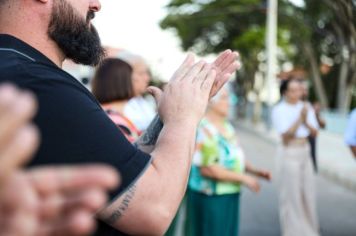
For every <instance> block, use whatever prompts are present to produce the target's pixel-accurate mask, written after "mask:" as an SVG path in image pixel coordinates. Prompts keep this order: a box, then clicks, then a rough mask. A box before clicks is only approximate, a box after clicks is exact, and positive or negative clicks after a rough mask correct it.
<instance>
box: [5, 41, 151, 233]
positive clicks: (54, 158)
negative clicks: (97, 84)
mask: <svg viewBox="0 0 356 236" xmlns="http://www.w3.org/2000/svg"><path fill="white" fill-rule="evenodd" d="M2 82H10V83H13V84H16V85H17V86H19V87H20V88H23V89H27V90H30V91H32V92H33V93H34V94H35V95H36V97H37V99H38V103H39V110H38V113H37V115H36V117H35V119H34V122H35V124H36V125H37V126H38V127H39V129H40V132H41V145H40V148H39V150H38V152H37V154H36V155H35V157H34V159H33V161H32V162H31V163H30V165H32V166H33V165H36V166H38V165H47V164H81V163H105V164H109V165H111V166H113V167H115V168H116V169H117V170H118V171H119V172H120V174H121V178H122V180H121V181H122V182H121V186H120V187H119V188H118V189H117V190H116V191H115V192H114V193H112V198H114V197H115V196H118V195H119V194H121V193H123V192H124V191H125V190H126V189H127V188H128V187H129V186H130V185H131V184H133V183H134V182H135V181H136V180H137V179H138V178H139V177H140V175H141V174H142V173H143V172H144V171H145V169H146V168H147V166H148V165H149V164H150V160H151V157H150V156H149V155H148V154H146V153H143V152H141V151H140V150H138V149H137V148H135V147H134V146H133V145H132V144H130V143H129V142H128V141H127V140H126V138H125V137H124V135H123V134H122V133H121V132H120V131H119V129H118V128H117V127H116V126H115V124H114V123H113V122H112V121H111V120H110V119H109V118H108V117H107V115H106V114H105V112H104V111H103V110H102V109H101V107H100V105H99V103H98V102H97V101H96V99H95V98H94V97H93V96H92V94H91V93H90V92H89V91H88V90H87V89H86V88H85V87H84V86H82V85H81V84H80V83H79V82H78V81H77V80H76V79H75V78H73V77H72V76H71V75H69V74H68V73H66V72H65V71H63V70H62V69H60V68H59V67H57V66H56V65H55V64H54V63H52V62H51V61H50V60H49V59H48V58H46V57H45V56H44V55H43V54H41V53H40V52H38V51H37V50H36V49H34V48H32V47H31V46H29V45H27V44H25V43H24V42H22V41H20V40H18V39H16V38H14V37H12V36H9V35H0V83H2ZM99 235H100V234H99Z"/></svg>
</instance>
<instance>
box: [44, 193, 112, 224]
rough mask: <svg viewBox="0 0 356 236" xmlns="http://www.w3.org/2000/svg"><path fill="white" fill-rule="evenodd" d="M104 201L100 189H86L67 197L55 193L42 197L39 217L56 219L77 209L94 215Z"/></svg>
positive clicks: (66, 195)
mask: <svg viewBox="0 0 356 236" xmlns="http://www.w3.org/2000/svg"><path fill="white" fill-rule="evenodd" d="M106 201H107V196H106V194H105V192H104V191H103V190H101V189H88V190H84V191H78V192H77V193H73V194H69V195H68V194H60V193H57V194H54V195H50V196H48V197H44V199H43V201H42V202H41V204H40V215H41V217H42V218H44V219H47V220H50V219H57V218H59V217H61V216H63V215H68V214H70V213H71V212H74V211H77V210H78V209H85V210H86V211H88V212H92V213H93V214H94V213H95V212H96V211H98V209H100V208H101V207H103V206H104V204H105V203H106Z"/></svg>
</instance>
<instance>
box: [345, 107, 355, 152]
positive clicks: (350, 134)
mask: <svg viewBox="0 0 356 236" xmlns="http://www.w3.org/2000/svg"><path fill="white" fill-rule="evenodd" d="M345 143H346V144H347V145H348V146H349V147H350V149H351V151H352V153H353V155H354V157H355V158H356V108H354V109H353V110H352V112H351V113H350V118H349V121H348V124H347V128H346V130H345Z"/></svg>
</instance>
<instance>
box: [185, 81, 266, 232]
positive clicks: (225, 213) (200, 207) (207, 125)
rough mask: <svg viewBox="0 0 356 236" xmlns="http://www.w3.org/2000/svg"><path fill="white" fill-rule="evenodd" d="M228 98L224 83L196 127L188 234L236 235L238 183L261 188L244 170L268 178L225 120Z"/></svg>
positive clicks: (252, 188)
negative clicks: (246, 153)
mask: <svg viewBox="0 0 356 236" xmlns="http://www.w3.org/2000/svg"><path fill="white" fill-rule="evenodd" d="M229 98H230V96H229V90H228V88H227V87H226V88H225V89H222V91H221V92H220V93H219V94H218V95H217V96H216V97H215V98H214V99H213V100H212V101H211V103H210V105H209V108H208V111H207V115H206V117H205V119H204V120H203V121H202V122H201V124H200V128H199V129H198V134H197V150H196V152H195V154H194V158H193V165H192V170H191V174H190V179H189V185H188V199H187V204H188V206H187V210H188V215H187V218H188V221H189V223H188V228H189V229H188V232H189V234H190V235H194V236H195V235H196V236H198V235H204V236H213V235H216V236H224V235H227V236H232V235H233V236H236V235H238V231H239V198H240V191H241V185H245V186H247V187H248V188H249V189H251V190H252V191H254V192H259V190H260V185H259V183H258V181H257V179H256V178H254V177H252V176H250V175H248V174H246V172H247V173H250V174H252V175H255V176H257V177H261V178H264V179H267V180H270V178H271V175H270V173H269V172H268V171H264V170H259V169H256V168H254V167H253V166H252V165H251V164H250V163H249V162H248V161H246V160H245V156H244V152H243V150H242V148H241V146H240V144H239V142H238V138H237V136H236V132H235V129H234V128H233V126H232V125H231V124H230V123H229V122H228V121H227V116H228V112H229V105H230V103H229ZM245 171H246V172H245Z"/></svg>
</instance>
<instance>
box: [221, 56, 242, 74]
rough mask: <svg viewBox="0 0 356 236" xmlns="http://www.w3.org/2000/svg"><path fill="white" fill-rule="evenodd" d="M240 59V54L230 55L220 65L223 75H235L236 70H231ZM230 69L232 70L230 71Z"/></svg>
mask: <svg viewBox="0 0 356 236" xmlns="http://www.w3.org/2000/svg"><path fill="white" fill-rule="evenodd" d="M237 58H238V54H237V53H236V52H234V53H230V54H229V55H228V56H227V57H226V58H225V60H224V61H223V62H222V63H221V64H220V66H219V69H220V70H221V73H223V74H226V73H233V72H235V70H236V68H235V70H233V71H232V70H231V69H232V68H233V67H231V65H232V64H234V63H237V62H236V60H237ZM229 69H230V70H229Z"/></svg>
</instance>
